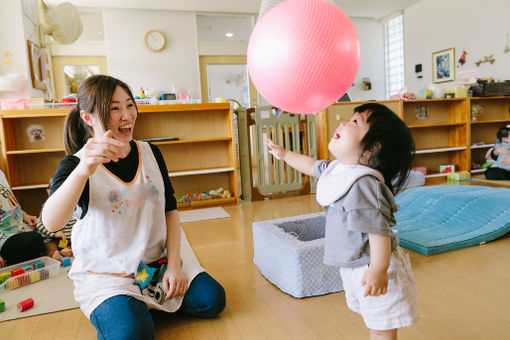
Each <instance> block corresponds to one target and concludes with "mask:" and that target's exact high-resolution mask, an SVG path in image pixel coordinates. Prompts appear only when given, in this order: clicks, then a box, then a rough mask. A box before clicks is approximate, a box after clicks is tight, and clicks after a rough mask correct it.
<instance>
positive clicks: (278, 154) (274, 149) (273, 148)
mask: <svg viewBox="0 0 510 340" xmlns="http://www.w3.org/2000/svg"><path fill="white" fill-rule="evenodd" d="M264 144H266V145H267V147H268V148H269V153H271V154H272V155H273V156H275V158H276V159H283V158H284V157H285V155H286V154H287V150H285V149H284V148H282V147H281V146H279V145H276V144H275V143H273V141H272V140H271V139H269V138H267V136H264Z"/></svg>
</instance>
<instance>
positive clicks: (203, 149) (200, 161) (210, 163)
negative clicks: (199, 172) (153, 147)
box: [160, 141, 234, 172]
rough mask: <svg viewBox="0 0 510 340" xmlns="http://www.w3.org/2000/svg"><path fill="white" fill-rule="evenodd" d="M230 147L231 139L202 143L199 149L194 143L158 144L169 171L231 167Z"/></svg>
mask: <svg viewBox="0 0 510 340" xmlns="http://www.w3.org/2000/svg"><path fill="white" fill-rule="evenodd" d="M225 143H229V144H230V145H229V146H225ZM231 149H232V142H231V141H224V142H219V143H204V144H203V145H201V146H200V148H199V149H197V146H196V145H194V144H166V145H160V150H161V153H162V154H163V157H164V159H165V161H166V164H167V167H168V171H169V172H180V171H188V170H189V169H213V168H225V167H233V166H234V164H231V162H232V159H231Z"/></svg>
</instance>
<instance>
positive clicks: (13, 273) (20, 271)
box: [11, 267, 25, 277]
mask: <svg viewBox="0 0 510 340" xmlns="http://www.w3.org/2000/svg"><path fill="white" fill-rule="evenodd" d="M24 272H25V270H24V269H23V268H21V267H18V268H14V269H12V270H11V276H12V277H14V276H18V275H21V274H23V273H24Z"/></svg>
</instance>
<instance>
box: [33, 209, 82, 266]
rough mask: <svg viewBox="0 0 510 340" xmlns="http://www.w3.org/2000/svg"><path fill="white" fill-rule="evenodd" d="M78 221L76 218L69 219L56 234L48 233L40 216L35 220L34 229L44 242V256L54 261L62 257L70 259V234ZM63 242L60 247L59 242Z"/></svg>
mask: <svg viewBox="0 0 510 340" xmlns="http://www.w3.org/2000/svg"><path fill="white" fill-rule="evenodd" d="M77 221H78V219H77V218H76V217H71V219H70V220H69V221H68V222H67V223H66V225H65V226H64V227H63V228H62V229H60V230H59V231H57V232H54V233H52V232H50V231H48V229H46V227H45V226H44V224H43V222H42V219H41V216H39V218H37V222H36V224H35V229H36V230H37V231H38V232H39V234H41V236H42V238H43V242H44V251H45V254H46V256H49V257H51V258H54V259H55V260H61V259H62V258H63V257H71V256H73V251H72V250H71V246H70V245H69V244H70V243H71V232H72V230H73V225H75V224H76V222H77ZM61 241H62V242H64V244H65V245H64V246H62V247H60V244H61V243H60V242H61Z"/></svg>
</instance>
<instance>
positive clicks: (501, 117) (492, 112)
mask: <svg viewBox="0 0 510 340" xmlns="http://www.w3.org/2000/svg"><path fill="white" fill-rule="evenodd" d="M470 102H471V108H472V107H473V106H474V105H480V106H481V107H483V112H484V113H483V116H481V117H477V118H476V121H473V122H472V123H477V124H479V123H482V122H484V121H494V122H498V121H499V122H501V121H506V120H510V113H509V112H508V110H509V107H510V97H498V98H494V97H493V98H490V99H488V98H471V100H470Z"/></svg>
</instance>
